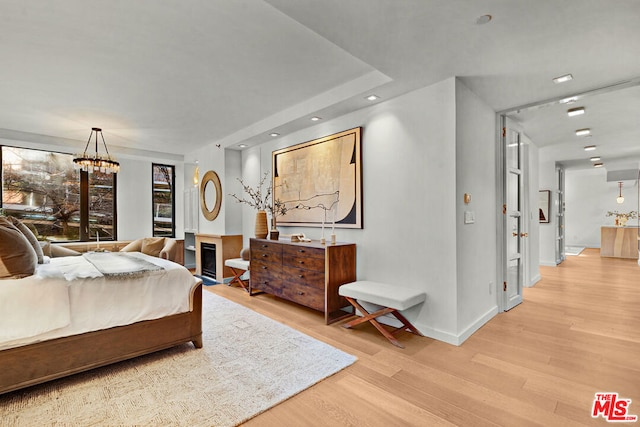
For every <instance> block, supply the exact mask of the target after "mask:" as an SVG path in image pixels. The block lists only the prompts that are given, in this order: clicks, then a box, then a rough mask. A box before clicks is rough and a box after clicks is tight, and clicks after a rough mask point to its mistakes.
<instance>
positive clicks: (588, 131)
mask: <svg viewBox="0 0 640 427" xmlns="http://www.w3.org/2000/svg"><path fill="white" fill-rule="evenodd" d="M590 134H591V129H589V128H585V129H578V130H577V131H576V136H587V135H590Z"/></svg>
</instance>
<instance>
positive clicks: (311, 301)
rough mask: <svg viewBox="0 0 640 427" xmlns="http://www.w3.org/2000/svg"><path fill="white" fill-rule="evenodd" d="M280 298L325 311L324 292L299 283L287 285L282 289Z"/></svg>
mask: <svg viewBox="0 0 640 427" xmlns="http://www.w3.org/2000/svg"><path fill="white" fill-rule="evenodd" d="M279 296H280V297H282V298H284V299H288V300H289V301H293V302H296V303H298V304H302V305H304V306H307V307H310V308H313V309H314V310H319V311H324V291H322V290H320V289H316V288H312V287H311V286H305V285H301V284H297V283H287V284H286V286H283V287H282V289H281V294H280V295H279Z"/></svg>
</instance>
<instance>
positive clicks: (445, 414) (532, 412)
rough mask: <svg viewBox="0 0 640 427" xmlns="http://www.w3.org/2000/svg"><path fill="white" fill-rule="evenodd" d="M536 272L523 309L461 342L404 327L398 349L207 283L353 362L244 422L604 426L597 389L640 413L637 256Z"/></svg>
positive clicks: (592, 252) (590, 256) (295, 309)
mask: <svg viewBox="0 0 640 427" xmlns="http://www.w3.org/2000/svg"><path fill="white" fill-rule="evenodd" d="M541 274H542V278H543V279H542V281H540V282H538V283H537V284H536V285H535V286H534V287H533V288H527V289H525V290H524V302H523V303H522V304H520V305H519V306H518V307H516V308H514V309H513V310H511V311H509V312H507V313H502V314H499V315H498V316H496V317H495V318H494V319H492V320H491V321H490V322H488V323H487V324H486V325H485V326H483V327H482V328H481V329H480V330H479V331H478V332H476V333H475V334H474V335H473V336H472V337H471V338H469V339H468V340H467V341H465V342H464V343H463V344H462V345H461V346H459V347H455V346H452V345H449V344H444V343H442V342H438V341H434V340H432V339H429V338H421V337H417V336H414V335H411V334H405V333H403V334H401V335H400V336H399V337H400V341H401V342H403V343H404V344H405V345H406V348H405V349H404V350H402V349H399V348H396V347H394V346H392V345H391V344H389V343H388V342H387V341H386V340H385V339H384V338H383V337H382V336H381V335H380V334H379V333H378V332H377V331H376V330H375V329H373V327H371V326H369V325H362V326H359V327H357V329H355V330H346V329H344V328H341V327H340V326H339V324H334V325H331V326H325V325H324V324H323V321H322V316H321V315H320V314H319V313H317V312H314V311H312V310H307V309H305V308H303V307H300V306H298V305H295V304H291V303H288V302H285V301H283V300H279V299H276V298H274V297H272V296H269V295H258V296H253V297H249V296H248V295H247V294H246V293H244V292H243V291H242V290H240V289H239V288H235V287H234V288H230V287H227V286H224V285H219V286H212V287H208V288H207V289H208V290H210V291H212V292H214V293H216V294H219V295H222V296H224V297H226V298H229V299H231V300H233V301H235V302H238V303H240V304H242V305H245V306H247V307H249V308H251V309H253V310H255V311H257V312H260V313H262V314H265V315H267V316H269V317H271V318H273V319H275V320H277V321H280V322H282V323H285V324H287V325H289V326H291V327H294V328H296V329H298V330H300V331H302V332H304V333H306V334H308V335H310V336H313V337H315V338H317V339H319V340H322V341H324V342H326V343H328V344H331V345H333V346H335V347H337V348H340V349H342V350H344V351H346V352H348V353H351V354H354V355H356V356H357V357H358V361H357V362H356V363H355V364H354V365H352V366H350V367H348V368H347V369H345V370H343V371H341V372H339V373H338V374H336V375H334V376H332V377H330V378H329V379H327V380H325V381H322V382H321V383H319V384H316V385H315V386H313V387H311V388H310V389H308V390H306V391H304V392H302V393H300V394H299V395H297V396H294V397H293V398H291V399H289V400H288V401H286V402H283V403H281V404H280V405H278V406H276V407H274V408H272V409H270V410H269V411H267V412H265V413H263V414H261V415H258V416H257V417H256V418H254V419H252V420H250V421H249V422H247V423H246V425H248V426H404V425H406V426H412V425H414V426H431V425H442V424H447V425H461V426H484V425H501V426H526V425H544V426H571V425H606V424H607V423H606V422H605V421H604V420H603V419H602V418H599V419H597V420H594V419H592V418H591V416H590V414H591V407H592V403H593V398H594V394H595V393H596V392H602V391H604V392H618V393H619V395H620V397H621V398H627V399H632V404H631V406H630V411H629V412H630V414H633V415H640V327H639V326H640V267H639V266H638V264H637V262H636V261H633V260H619V259H611V258H600V256H599V251H598V250H597V249H587V250H585V251H584V252H583V253H582V254H581V255H580V256H569V257H568V258H567V260H566V261H565V262H563V263H562V264H561V265H560V266H559V267H556V268H553V267H541ZM246 399H251V396H246ZM638 424H640V422H639V423H638ZM623 425H627V424H623ZM634 425H635V424H634Z"/></svg>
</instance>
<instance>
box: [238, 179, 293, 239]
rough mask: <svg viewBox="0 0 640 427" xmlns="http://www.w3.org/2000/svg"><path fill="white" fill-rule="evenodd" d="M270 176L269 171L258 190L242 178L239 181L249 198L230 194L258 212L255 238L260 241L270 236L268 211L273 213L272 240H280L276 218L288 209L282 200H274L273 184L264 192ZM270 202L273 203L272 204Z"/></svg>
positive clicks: (261, 180)
mask: <svg viewBox="0 0 640 427" xmlns="http://www.w3.org/2000/svg"><path fill="white" fill-rule="evenodd" d="M269 175H270V172H269V171H267V172H265V174H264V175H263V176H262V178H261V179H260V182H259V183H258V186H257V188H252V187H250V186H248V185H247V184H245V183H244V181H243V180H242V179H241V178H238V181H239V182H240V184H242V189H243V190H244V192H245V193H246V195H247V196H248V197H247V198H245V197H242V198H240V197H238V196H237V195H235V194H230V196H231V197H233V198H234V199H236V201H237V202H238V203H245V204H247V205H249V206H251V207H252V208H254V209H256V210H257V211H258V212H257V213H256V226H255V236H256V238H258V239H265V238H266V237H267V235H269V227H268V226H267V211H269V212H270V213H271V239H273V240H278V237H279V234H280V233H279V232H278V230H277V228H276V218H277V217H278V216H282V215H284V214H286V213H287V210H288V208H287V207H286V205H285V203H284V202H282V201H281V200H279V199H276V200H273V197H272V196H273V187H272V185H271V183H269V185H268V186H267V188H266V190H264V191H263V189H262V187H263V186H264V184H265V181H266V180H267V177H268V176H269ZM270 200H271V201H272V202H270Z"/></svg>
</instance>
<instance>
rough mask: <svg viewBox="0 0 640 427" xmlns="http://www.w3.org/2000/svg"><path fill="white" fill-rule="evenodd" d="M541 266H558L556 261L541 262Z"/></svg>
mask: <svg viewBox="0 0 640 427" xmlns="http://www.w3.org/2000/svg"><path fill="white" fill-rule="evenodd" d="M540 265H544V266H545V267H557V266H558V264H556V262H555V261H540Z"/></svg>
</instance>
